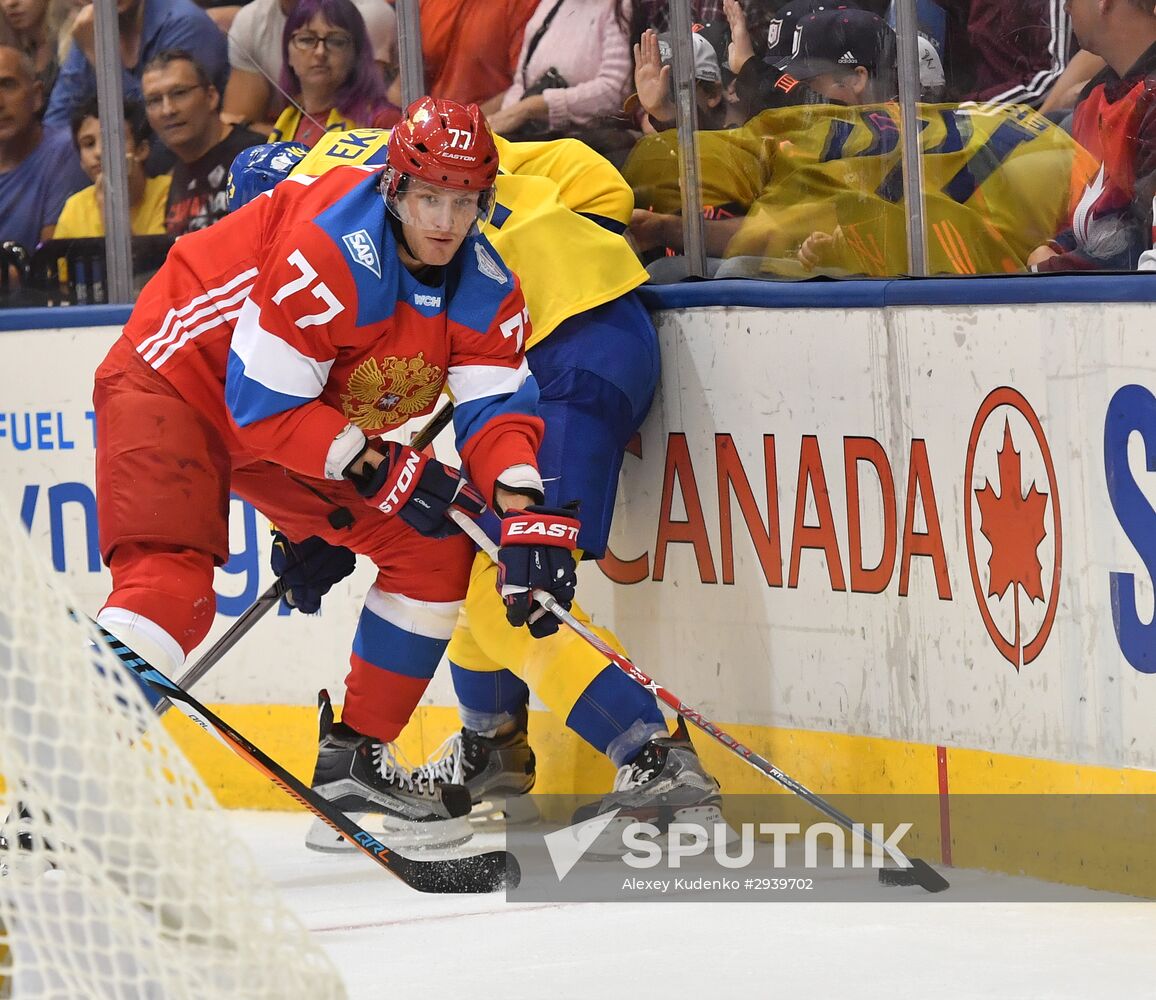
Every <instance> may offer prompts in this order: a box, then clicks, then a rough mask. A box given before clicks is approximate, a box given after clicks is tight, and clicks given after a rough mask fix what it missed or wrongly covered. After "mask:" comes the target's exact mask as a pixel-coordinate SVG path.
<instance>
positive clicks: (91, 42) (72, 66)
mask: <svg viewBox="0 0 1156 1000" xmlns="http://www.w3.org/2000/svg"><path fill="white" fill-rule="evenodd" d="M116 11H117V36H118V39H119V43H120V44H119V48H120V61H121V67H122V73H121V78H122V81H123V86H124V97H125V100H135V101H139V100H142V94H141V89H140V80H141V75H142V74H143V72H144V67H145V66H147V65H148V64H149V62H150V61H151V60H152V58H153V57H154V56H155V55H157V54H158V53H160V52H163V51H164V50H165V49H185V50H187V51H189V52H191V53H192V54H193V56H194V57H195V58H196V60H197V62H199V63H200V64H201V65H202V66H203V67H204V69H205V72H206V73H207V74H208V76H209V79H210V80H212V82H213V85H214V86H215V87H217V89H218V90H220V89H222V88H223V87H224V86H225V81H226V80H227V79H228V76H229V63H228V60H227V58H226V55H225V38H224V36H223V35H222V34H221V32H220V30H219V29H218V28H217V26H216V25H215V24H214V23H213V21H212V19H211V18H210V17H209V15H208V14H206V13H205V12H204V11H203V10H201V8H200V7H198V6H197V5H196V4H195V3H193V0H116ZM95 27H96V25H95V21H94V14H93V8H92V3H91V2H87V3H85V4H84V6H82V7H81V9H80V13H78V14H77V15H76V20H75V21H74V22H73V26H72V46H71V48H70V49H69V51H68V57H67V58H66V59H65V60H64V63H63V64H62V65H61V67H60V75H59V76H58V77H57V79H56V86H55V87H54V88H53V89H52V96H51V98H49V101H48V110H47V111H46V112H45V114H44V122H45V124H47V125H54V126H60V127H63V128H68V126H69V123H70V121H71V119H72V115H73V114H74V113H75V112H76V111H78V110H79V109H80V107H81V106H82V105H83V104H84V103H85V102H86V101H88V100H89V99H90V98H92V97H95V96H96V74H95V72H94V70H93V65H94V62H95V59H96V32H95Z"/></svg>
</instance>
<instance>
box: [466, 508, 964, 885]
mask: <svg viewBox="0 0 1156 1000" xmlns="http://www.w3.org/2000/svg"><path fill="white" fill-rule="evenodd" d="M448 516H449V517H450V518H452V519H453V521H454V523H455V524H457V525H458V526H459V527H460V528H461V529H462V531H464V532H465V533H466V534H467V535H469V536H470V538H472V539H473V540H474V542H475V543H476V544H477V546H478V548H480V549H481V550H482V551H483V552H485V553H486V554H487V555H488V556H489V557H490V558H491V559H493V560H494V561H495V562H497V559H498V547H497V546H496V545H495V544H494V543H493V541H492V540H491V539H490V537H489V536H488V535H487V534H486V533H485V532H484V531H483V530H482V529H481V527H480V526H479V525H478V524H477V523H476V522H475V521H473V520H472V519H471V518H469V517H468V516H466V515H465V514H463V513H461V512H460V511H457V510H454V509H453V508H450V510H449V514H448ZM534 598H535V600H537V601H538V603H539V604H541V605H542V607H543V608H545V609H546V610H547V611H549V612H550V614H552V615H553V616H554V617H555V618H557V619H558V620H559V621H560V622H562V623H564V624H565V625H567V626H569V628H570V629H571V631H573V632H575V633H576V634H577V635H578V636H579V637H581V638H582V639H584V640H585V641H586V642H587V643H588V644H589V645H591V646H593V647H594V648H595V649H596V650H598V652H600V653H601V654H602V655H603V656H605V657H606V658H607V659H609V660H610V662H611V663H613V664H614V665H615V666H616V667H618V668H619V669H620V670H621V671H622V672H623V673H625V674H626V676H627V677H629V678H630V679H631V680H632V681H634V682H635V683H637V684H640V685H642V687H644V688H646V690H647V691H650V692H651V693H652V694H654V695H655V696H656V697H657V698H659V699H660V700H661V701H663V702H664V703H665V704H667V705H669V706H670V707H671V708H672V709H674V710H675V711H676V712H677V713H678V714H679V715H680V716H681V717H682V718H684V719H686V720H687V721H688V722H691V723H693V724H694V725H695V726H697V727H698V728H699V729H701V730H702V731H703V732H704V733H706V734H707V735H708V736H710V737H711V738H712V739H714V740H716V741H717V742H719V743H721V744H722V745H723V746H724V747H726V748H727V749H728V750H730V751H731V752H732V753H735V754H737V755H738V756H739V757H741V758H742V759H743V760H745V761H746V762H747V763H748V764H750V765H751V767H753V768H754V769H755V770H756V771H758V772H759V773H761V774H764V775H766V776H767V777H768V778H770V779H771V780H772V781H775V782H778V784H780V785H781V786H782V787H783V788H785V789H787V791H789V792H793V793H794V794H795V795H798V796H799V797H800V798H802V799H804V800H806V801H807V802H809V803H810V804H811V805H813V806H814V807H815V808H816V809H818V810H819V812H821V813H824V814H825V815H827V816H829V817H830V818H831V819H833V820H834V821H835V822H836V823H839V824H840V825H841V826H844V827H846V828H847V829H848V830H850V831H851V833H852V834H857V835H858V836H860V837H862V838H863V840H864V842H865V843H867V844H869V845H871V846H872V847H880V846H882V845H880V844H879V843H878V841H876V840H875V839H874V838H873V837H872V836H871V835H870V834H869V833H868V832H867V829H866V827H864V826H863V825H862V824H858V823H856V822H855V821H854V820H852V819H851V817H850V816H848V815H846V814H845V813H843V812H840V811H839V810H838V809H836V808H835V807H834V806H833V805H831V803H829V802H827V801H826V800H825V799H823V798H820V797H819V796H818V795H816V794H815V793H814V792H812V791H810V790H809V789H808V788H806V787H804V786H803V785H801V784H800V783H799V782H797V781H796V780H795V779H794V778H792V777H791V776H790V775H789V774H786V773H785V772H783V771H780V770H779V769H778V768H777V767H775V765H774V764H772V763H771V762H770V761H769V760H767V759H766V758H765V757H763V756H761V755H760V754H757V753H755V751H754V750H751V749H750V748H749V747H746V746H744V745H743V744H742V743H740V742H739V741H738V740H736V739H735V738H734V737H733V736H730V735H728V734H727V733H725V732H723V731H722V730H721V729H719V727H718V726H716V725H715V724H714V723H713V722H711V721H710V720H709V719H708V718H706V717H705V716H704V715H703V714H702V713H701V712H699V711H696V710H695V709H693V708H691V707H690V706H689V705H687V704H686V703H684V702H683V701H682V699H681V698H679V697H678V696H677V695H675V694H674V693H673V692H671V691H668V690H667V689H666V688H664V687H663V686H662V685H661V684H658V683H657V682H656V681H653V680H651V679H650V678H649V677H647V676H646V674H644V673H643V672H642V671H641V670H639V669H638V667H637V666H635V665H634V663H633V662H632V661H631V660H629V659H627V658H626V657H625V656H623V655H622V654H621V653H619V652H618V651H617V650H616V649H614V648H613V647H611V646H609V645H608V644H607V643H606V642H604V641H603V640H602V639H601V638H600V637H599V636H598V635H597V634H595V633H594V632H592V631H591V630H590V629H589V628H587V627H586V626H585V625H584V624H582V622H580V621H579V620H578V619H577V618H575V617H574V616H573V615H572V614H571V613H570V612H569V611H567V610H566V609H565V608H564V607H562V605H561V604H559V603H558V602H557V601H556V600H555V599H554V598H553V597H551V596H550V595H549V594H548V593H546V592H545V591H544V590H535V591H534ZM907 860H908V861H909V862H910V863H911V867H910V868H899V869H893V868H892V869H887V868H881V869H879V881H880V882H883V883H884V884H888V885H918V886H920V887H922V888H923V889H926V890H927V891H928V892H942V891H943V890H944V889H947V888H948V887H949V885H950V883H949V882H948V881H947V879H945V878H944V877H943V876H942V875H940V874H939V872H937V871H936V870H935V869H934V868H932V867H931V865H929V864H928V863H927V862H926V861H922V860H920V859H919V858H908V859H907Z"/></svg>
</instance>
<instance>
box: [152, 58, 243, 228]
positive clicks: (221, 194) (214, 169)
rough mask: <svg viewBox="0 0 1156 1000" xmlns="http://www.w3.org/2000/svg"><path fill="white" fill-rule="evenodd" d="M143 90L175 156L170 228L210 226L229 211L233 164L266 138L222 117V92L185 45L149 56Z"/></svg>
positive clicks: (168, 211)
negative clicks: (231, 165)
mask: <svg viewBox="0 0 1156 1000" xmlns="http://www.w3.org/2000/svg"><path fill="white" fill-rule="evenodd" d="M141 90H142V92H143V93H144V106H145V111H146V113H147V114H148V121H149V124H150V125H151V126H152V129H153V131H154V132H155V133H156V136H157V138H158V139H159V140H160V141H161V143H162V144H163V145H164V146H165V147H166V148H167V149H168V150H169V151H170V152H171V153H172V154H173V156H174V157H175V158H176V159H175V164H174V166H173V182H172V186H171V188H170V189H169V196H168V204H167V206H166V211H165V229H166V230H167V231H168V233H169V234H170V235H172V236H180V235H181V234H182V233H187V232H191V231H192V230H195V229H205V228H206V227H208V226H211V225H212V224H213V223H214V222H216V221H217V220H218V219H221V218H223V217H224V216H225V215H227V214H228V211H229V204H228V190H227V189H228V182H229V165H230V164H231V163H232V162H233V159H234V158H235V157H236V155H237V154H238V153H239V152H241V150H242V149H248V148H249V147H250V146H256V145H258V144H259V143H262V142H264V141H265V137H264V136H262V135H260V134H259V133H257V132H251V131H249V130H248V129H246V128H241V127H240V126H236V125H227V124H225V123H224V122H223V121H221V119H220V117H219V115H218V112H219V111H220V107H221V95H220V91H218V90H217V88H216V87H215V86H213V83H212V81H211V80H210V79H209V75H208V73H206V72H205V68H204V67H203V66H202V65H201V64H200V63H199V62H197V60H196V58H195V57H194V56H193V54H192V53H191V52H187V51H185V50H184V49H167V50H165V51H164V52H160V53H158V54H157V55H156V56H155V57H153V58H152V59H151V60H149V63H148V65H147V66H145V69H144V73H143V74H142V76H141Z"/></svg>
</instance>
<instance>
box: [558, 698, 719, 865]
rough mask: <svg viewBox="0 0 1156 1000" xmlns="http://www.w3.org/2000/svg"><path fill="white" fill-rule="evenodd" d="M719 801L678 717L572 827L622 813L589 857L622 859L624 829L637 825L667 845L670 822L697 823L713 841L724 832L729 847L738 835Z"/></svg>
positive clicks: (714, 783)
mask: <svg viewBox="0 0 1156 1000" xmlns="http://www.w3.org/2000/svg"><path fill="white" fill-rule="evenodd" d="M721 802H722V796H721V795H720V790H719V783H718V782H717V781H716V780H715V779H714V778H713V777H711V775H709V774H708V773H707V772H706V770H705V769H704V768H703V766H702V761H700V760H699V757H698V753H697V751H696V750H695V749H694V745H693V744H692V743H691V741H690V734H689V733H688V732H687V729H686V723H685V722H684V721H683V720H682V718H681V717H680V718H679V720H678V725H677V726H676V727H675V730H674V733H673V734H672V735H671V736H664V737H659V738H658V739H653V740H651V741H650V742H648V743H647V744H646V745H645V746H644V747H643V748H642V749H641V750H640V751H639V752H638V755H637V756H636V757H635V758H634V760H632V761H631V762H630V763H629V764H626V765H625V766H623V767H620V768H619V769H618V774H617V775H615V778H614V788H613V790H612V791H611V792H610V794H609V795H604V796H603V797H602V798H601V799H599V800H598V801H597V802H592V803H590V804H589V805H585V806H581V807H580V808H578V809H576V810H575V811H574V816H573V822H574V823H582V822H585V821H586V820H590V819H593V818H594V817H596V816H601V815H603V814H605V813H608V812H610V811H611V810H613V809H617V810H618V814H617V815H616V816H615V817H614V819H613V820H612V821H611V823H610V824H609V825H608V826H607V828H606V829H605V830H604V831H603V832H602V833H601V834H600V835H599V836H598V838H597V840H595V841H594V843H593V844H592V845H591V846H590V847H589V848H588V849H587V852H586V853H587V854H590V855H604V856H617V855H621V854H622V853H623V851H624V848H623V845H622V830H623V828H624V827H626V826H628V825H630V824H631V823H636V822H638V823H652V824H654V825H655V826H657V827H658V829H659V830H661V831H662V834H663V839H664V840H665V834H666V830H667V827H669V826H670V824H671V823H675V822H678V823H694V824H697V825H699V826H701V827H703V828H704V829H705V830H706V831H707V833H708V835H709V836H714V835H715V834H716V833H717V832H721V833H722V835H723V836H725V838H726V841H727V842H728V843H729V842H730V841H731V840H732V838H734V836H735V835H734V833H733V831H731V830H730V828H729V827H727V826H726V822H725V820H724V819H723V815H722V810H721V809H720V804H721ZM720 825H721V828H722V829H721V831H720V829H719V827H720Z"/></svg>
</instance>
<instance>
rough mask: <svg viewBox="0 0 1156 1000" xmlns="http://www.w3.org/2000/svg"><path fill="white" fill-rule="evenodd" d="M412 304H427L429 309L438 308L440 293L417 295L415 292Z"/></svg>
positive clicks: (440, 302)
mask: <svg viewBox="0 0 1156 1000" xmlns="http://www.w3.org/2000/svg"><path fill="white" fill-rule="evenodd" d="M413 304H414V305H415V306H427V307H428V308H430V309H440V308H441V304H442V297H441V296H440V295H419V294H417V293H415V294H414V297H413Z"/></svg>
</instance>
